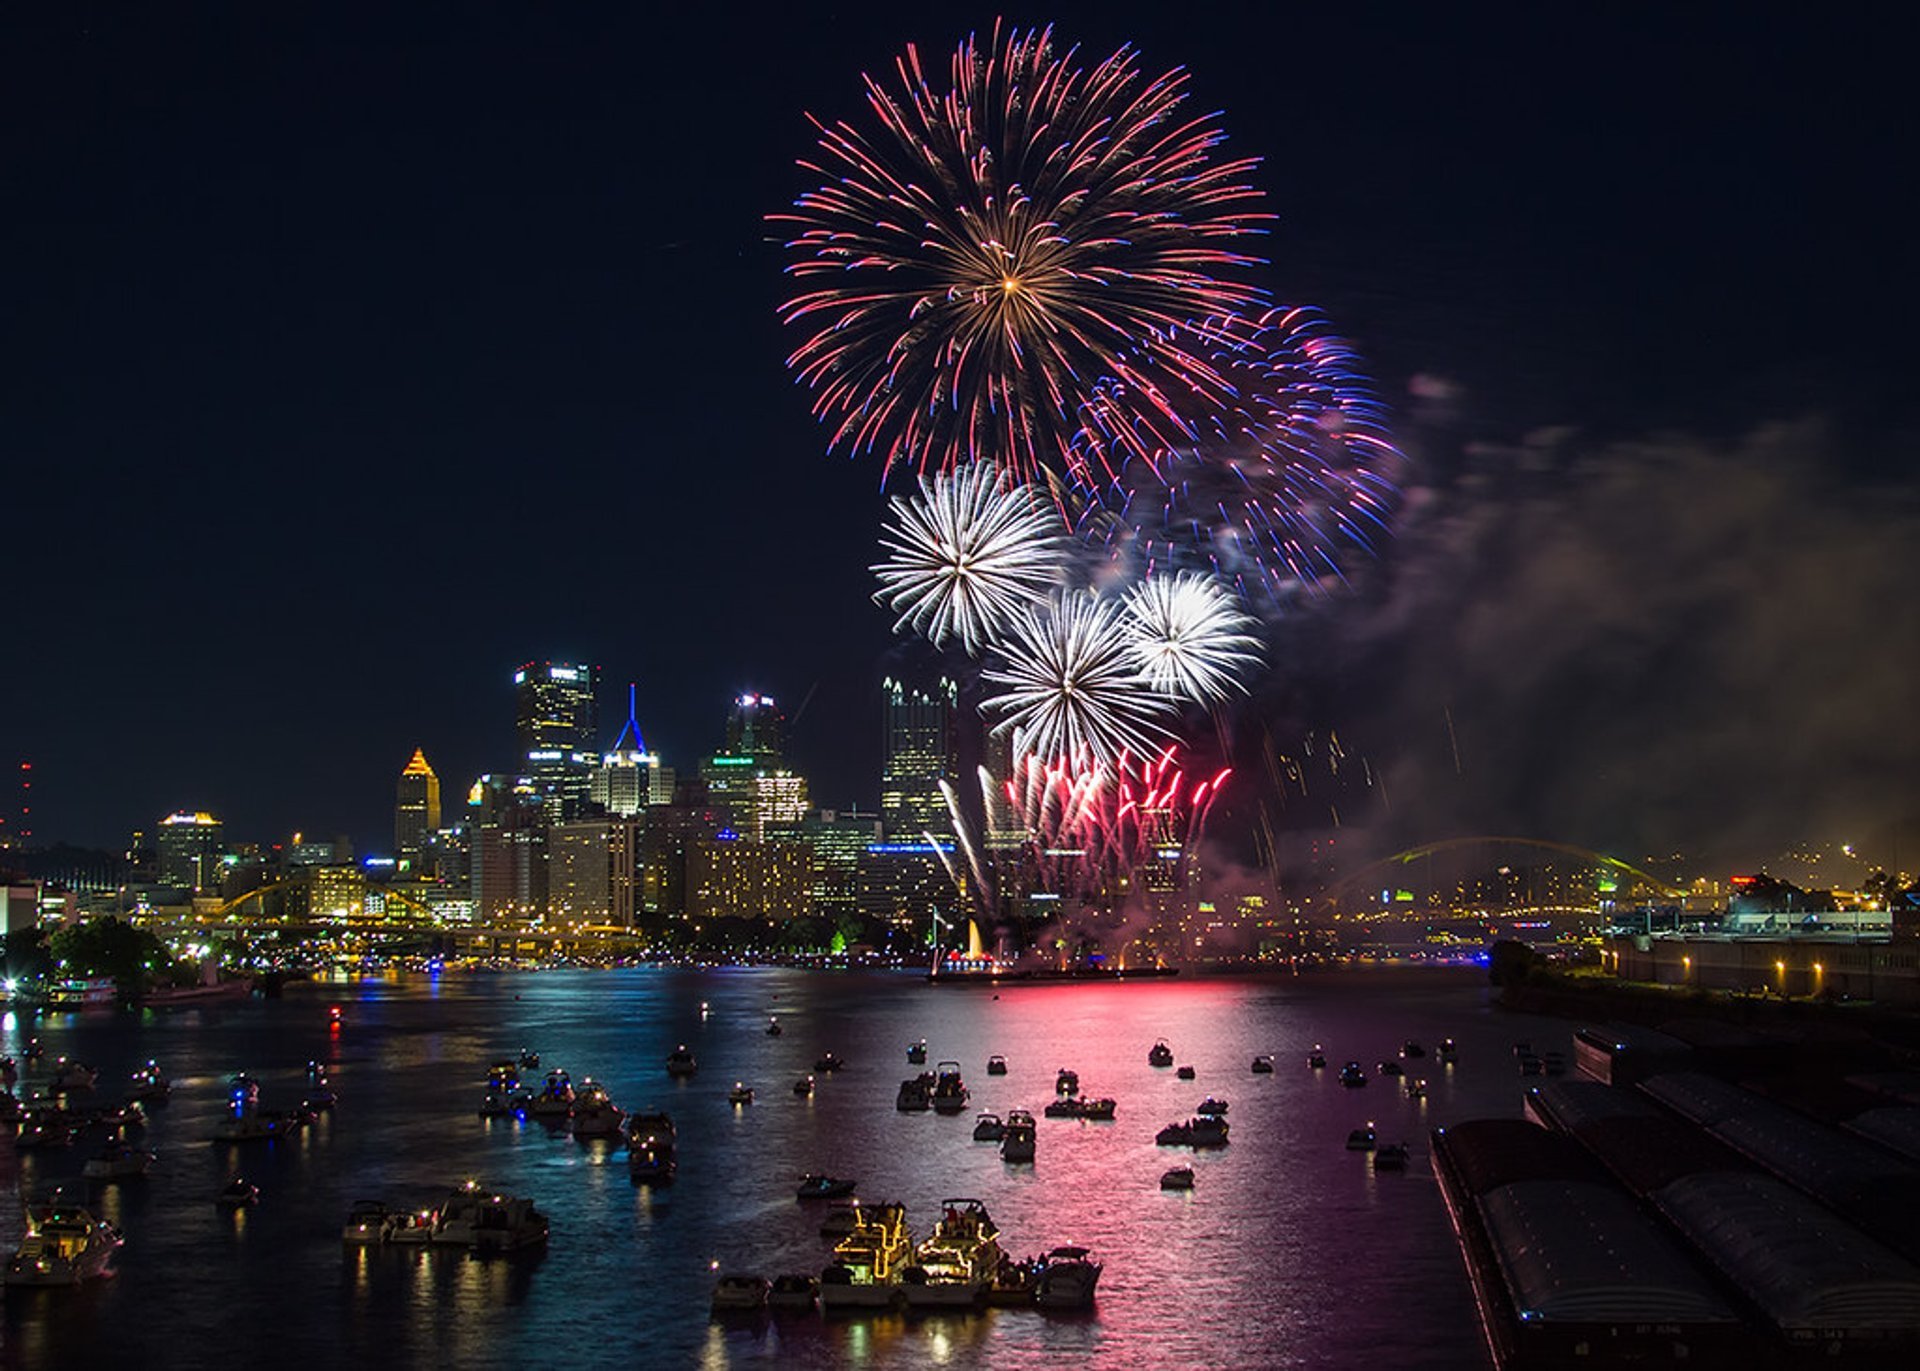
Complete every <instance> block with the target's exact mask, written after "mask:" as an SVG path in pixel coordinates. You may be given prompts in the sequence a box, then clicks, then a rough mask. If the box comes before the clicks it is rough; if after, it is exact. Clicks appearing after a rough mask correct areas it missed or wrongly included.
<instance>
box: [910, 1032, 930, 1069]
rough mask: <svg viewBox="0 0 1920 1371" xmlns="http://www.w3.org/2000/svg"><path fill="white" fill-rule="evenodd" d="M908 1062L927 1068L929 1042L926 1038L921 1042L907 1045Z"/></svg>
mask: <svg viewBox="0 0 1920 1371" xmlns="http://www.w3.org/2000/svg"><path fill="white" fill-rule="evenodd" d="M907 1061H908V1063H909V1064H910V1065H913V1066H925V1065H926V1064H927V1040H926V1039H925V1038H922V1039H920V1041H919V1042H915V1043H908V1044H907Z"/></svg>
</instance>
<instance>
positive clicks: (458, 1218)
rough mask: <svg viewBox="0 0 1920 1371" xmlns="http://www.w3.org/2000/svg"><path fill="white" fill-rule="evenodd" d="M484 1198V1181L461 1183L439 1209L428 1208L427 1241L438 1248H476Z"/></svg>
mask: <svg viewBox="0 0 1920 1371" xmlns="http://www.w3.org/2000/svg"><path fill="white" fill-rule="evenodd" d="M481 1199H482V1196H481V1193H480V1182H478V1181H466V1182H464V1183H463V1184H461V1185H460V1186H459V1187H458V1188H457V1189H455V1190H454V1191H453V1193H451V1194H450V1195H448V1196H447V1198H446V1199H445V1201H443V1202H442V1203H441V1205H440V1207H439V1208H438V1209H434V1210H429V1211H428V1228H427V1235H426V1236H427V1241H428V1242H429V1243H432V1244H433V1245H434V1246H436V1247H472V1246H473V1225H474V1220H475V1218H477V1217H478V1215H479V1213H480V1201H481Z"/></svg>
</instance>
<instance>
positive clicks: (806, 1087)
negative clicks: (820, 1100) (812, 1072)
mask: <svg viewBox="0 0 1920 1371" xmlns="http://www.w3.org/2000/svg"><path fill="white" fill-rule="evenodd" d="M793 1093H794V1094H796V1095H798V1096H800V1097H801V1098H803V1099H804V1098H806V1097H807V1096H808V1095H811V1094H813V1077H811V1076H802V1077H801V1078H800V1079H799V1080H797V1081H795V1082H794V1083H793Z"/></svg>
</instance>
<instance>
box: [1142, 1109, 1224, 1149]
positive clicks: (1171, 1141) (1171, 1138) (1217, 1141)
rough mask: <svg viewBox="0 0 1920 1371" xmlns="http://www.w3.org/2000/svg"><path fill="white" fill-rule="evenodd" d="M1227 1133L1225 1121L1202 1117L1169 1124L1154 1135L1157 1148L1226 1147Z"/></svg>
mask: <svg viewBox="0 0 1920 1371" xmlns="http://www.w3.org/2000/svg"><path fill="white" fill-rule="evenodd" d="M1227 1133H1228V1127H1227V1121H1226V1120H1225V1119H1220V1118H1213V1117H1211V1116H1202V1117H1199V1118H1192V1119H1188V1120H1187V1121H1186V1122H1185V1123H1170V1124H1168V1125H1167V1126H1166V1127H1165V1128H1163V1129H1161V1130H1160V1131H1159V1132H1158V1133H1156V1134H1154V1137H1153V1141H1154V1145H1155V1146H1156V1147H1225V1146H1226V1145H1227Z"/></svg>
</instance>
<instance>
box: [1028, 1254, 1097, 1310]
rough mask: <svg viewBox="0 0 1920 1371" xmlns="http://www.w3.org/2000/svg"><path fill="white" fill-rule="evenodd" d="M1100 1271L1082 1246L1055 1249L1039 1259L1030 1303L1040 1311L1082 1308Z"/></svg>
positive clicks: (1091, 1255) (1088, 1298) (1085, 1304)
mask: <svg viewBox="0 0 1920 1371" xmlns="http://www.w3.org/2000/svg"><path fill="white" fill-rule="evenodd" d="M1102 1269H1103V1268H1102V1266H1101V1264H1100V1263H1099V1262H1097V1261H1095V1260H1094V1259H1093V1254H1092V1253H1091V1252H1089V1251H1088V1250H1087V1249H1086V1248H1084V1247H1074V1246H1065V1247H1056V1248H1054V1249H1053V1250H1052V1251H1050V1252H1048V1253H1047V1255H1046V1256H1044V1257H1042V1258H1041V1259H1040V1264H1039V1277H1038V1279H1037V1280H1036V1281H1035V1283H1034V1288H1033V1302H1034V1303H1035V1304H1037V1305H1039V1306H1040V1307H1041V1308H1042V1309H1086V1308H1088V1307H1089V1306H1091V1305H1092V1304H1093V1291H1094V1287H1095V1286H1097V1285H1098V1284H1099V1283H1100V1272H1101V1270H1102Z"/></svg>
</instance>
